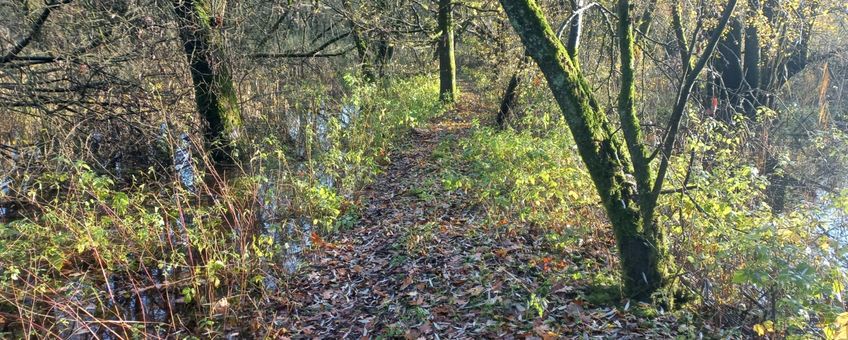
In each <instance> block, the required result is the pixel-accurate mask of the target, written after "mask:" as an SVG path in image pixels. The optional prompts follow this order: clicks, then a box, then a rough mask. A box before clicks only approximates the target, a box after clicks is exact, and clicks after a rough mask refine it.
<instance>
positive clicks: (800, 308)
mask: <svg viewBox="0 0 848 340" xmlns="http://www.w3.org/2000/svg"><path fill="white" fill-rule="evenodd" d="M693 119H694V118H693ZM521 125H523V126H533V128H532V129H530V128H527V129H520V130H515V129H506V130H504V131H498V130H496V129H493V128H490V127H486V126H479V125H478V126H475V127H474V129H473V131H472V133H471V134H470V136H468V137H467V138H465V139H462V140H459V141H458V143H459V145H460V146H461V147H460V149H462V150H463V151H462V153H461V154H451V153H450V152H449V151H448V150H450V148H451V145H449V144H448V143H443V145H441V146H440V148H439V149H438V150H437V152H436V158H437V161H439V162H441V165H442V168H443V169H444V170H443V173H442V179H443V185H444V186H445V188H446V189H449V190H468V191H470V192H471V193H473V197H475V198H476V200H477V203H478V204H479V205H481V206H483V207H484V208H485V210H486V211H487V214H488V216H489V219H490V221H489V224H490V225H493V226H496V227H498V228H500V229H499V231H500V232H511V231H510V228H521V227H522V226H516V224H517V223H514V222H513V221H520V222H521V223H518V224H521V225H523V226H524V227H532V228H533V229H534V230H538V229H541V234H539V235H537V237H545V238H546V240H547V241H548V245H549V247H550V248H552V249H554V250H556V249H571V250H575V249H576V250H580V249H581V248H582V251H584V252H589V253H593V252H597V251H598V250H599V249H594V250H593V249H586V248H585V247H586V246H587V245H586V244H585V243H584V242H583V241H584V240H589V239H593V238H598V237H601V238H603V239H604V240H605V241H603V244H605V245H606V246H607V247H608V249H606V250H600V251H602V252H603V251H606V252H609V251H612V252H615V250H614V242H613V241H612V235H611V233H609V226H608V223H607V222H606V221H605V217H603V213H602V211H599V209H600V208H599V206H600V205H599V202H598V200H599V199H598V196H597V193H596V192H595V190H594V186H593V185H592V182H591V179H590V178H589V176H588V174H587V172H586V170H585V168H584V166H583V163H582V161H581V160H580V157H579V155H578V153H577V151H576V149H575V148H574V143H573V141H572V140H571V136H570V133H569V132H568V130H567V128H566V127H565V126H564V124H563V123H561V122H558V121H555V120H552V119H551V118H550V117H549V116H548V115H547V114H545V115H529V116H527V117H525V121H524V122H522V123H521ZM521 125H520V126H521ZM693 125H694V126H698V129H697V130H696V131H694V132H693V134H692V135H693V136H694V137H691V138H690V140H688V141H687V142H686V143H685V148H686V150H685V151H686V152H685V153H683V154H684V155H693V156H692V157H694V155H702V156H700V157H699V158H696V159H694V160H693V159H692V158H690V157H677V158H676V159H675V161H674V164H673V169H674V171H672V173H671V174H670V175H669V183H671V184H670V185H671V186H675V187H685V188H687V189H686V190H674V191H673V192H670V193H668V194H665V195H663V196H662V198H661V200H660V206H659V207H658V211H659V212H660V214H659V215H660V216H659V221H660V223H661V225H662V226H663V227H664V228H666V229H667V230H668V231H669V236H670V240H668V242H669V244H670V245H671V249H672V252H673V255H674V256H675V260H676V262H677V263H678V268H679V269H680V270H679V272H678V273H676V274H675V275H674V278H675V279H676V280H678V281H679V282H681V283H682V285H683V286H684V287H687V289H688V290H689V294H690V295H691V296H692V297H694V300H692V302H691V303H689V304H688V305H686V306H685V307H684V308H683V309H682V310H679V311H677V313H682V314H681V317H684V318H687V319H688V318H690V316H691V315H695V316H696V318H697V319H698V320H700V321H699V323H701V324H702V325H703V327H705V328H703V329H704V330H705V331H707V332H709V333H715V334H716V335H723V336H727V335H736V336H739V335H745V336H751V335H760V336H765V335H769V336H780V337H804V336H808V335H817V336H821V337H827V338H837V337H838V336H841V335H844V334H846V333H845V332H846V331H847V329H846V321H848V314H846V313H845V304H844V302H843V299H842V293H843V292H844V290H845V287H844V284H845V282H846V269H845V268H846V267H845V266H844V263H845V262H844V261H845V260H844V259H845V254H846V246H845V245H844V242H840V241H839V240H838V239H837V238H835V237H834V236H833V235H830V234H828V230H832V229H833V228H834V227H835V226H834V225H829V224H828V223H832V221H833V219H834V217H835V216H836V215H839V214H844V213H845V211H844V209H843V210H840V209H836V207H839V205H838V203H837V204H835V205H824V206H821V207H818V208H814V207H811V206H809V205H801V206H798V207H797V208H796V209H794V210H791V211H787V212H785V213H781V214H773V213H772V211H771V209H770V208H769V206H768V205H767V204H766V203H765V202H766V199H765V191H766V188H767V185H768V181H767V179H766V178H765V176H763V175H761V174H759V173H758V172H757V167H756V164H754V163H753V161H752V162H748V163H746V162H740V160H739V158H738V156H737V155H738V154H740V153H741V152H742V151H743V150H742V148H744V147H745V145H743V144H742V140H743V138H742V137H741V136H742V135H743V133H742V132H740V131H736V130H735V129H738V128H734V127H733V126H729V125H726V124H722V123H720V122H716V121H714V120H708V121H704V122H697V121H696V122H694V124H693ZM845 197H846V196H845V195H844V194H841V195H839V194H837V195H834V196H833V198H832V201H833V202H845V200H846V198H845ZM828 207H830V208H828ZM824 212H826V213H824ZM828 226H829V227H828ZM596 247H597V246H596ZM566 256H567V255H566ZM610 267H611V268H615V264H612V265H611V266H607V268H610ZM578 270H582V271H587V270H589V267H583V268H582V269H578ZM607 270H609V269H607ZM564 274H565V273H564ZM570 275H571V276H572V277H573V278H575V279H579V278H582V277H590V278H597V277H604V278H605V279H604V280H603V282H594V283H590V285H591V286H597V287H604V288H603V294H602V295H604V297H603V298H601V299H598V298H597V296H599V295H601V294H600V293H601V292H600V291H597V292H594V291H592V289H591V288H589V290H590V292H588V294H589V296H590V297H592V299H593V300H597V301H596V302H601V301H607V303H616V300H618V301H620V302H623V301H622V300H623V297H622V296H621V295H617V299H616V298H614V297H611V296H610V295H611V294H610V288H613V289H612V290H613V291H614V290H615V288H614V287H615V286H617V283H616V282H610V279H612V280H613V281H617V280H618V275H616V274H615V273H608V274H604V273H602V272H598V273H581V272H576V273H570ZM840 334H841V335H840Z"/></svg>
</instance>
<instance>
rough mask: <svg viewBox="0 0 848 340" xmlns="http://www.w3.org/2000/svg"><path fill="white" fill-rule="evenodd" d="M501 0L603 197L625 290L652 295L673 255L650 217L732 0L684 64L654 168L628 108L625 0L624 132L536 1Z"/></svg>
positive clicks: (621, 32) (630, 69) (630, 83)
mask: <svg viewBox="0 0 848 340" xmlns="http://www.w3.org/2000/svg"><path fill="white" fill-rule="evenodd" d="M500 2H501V4H502V5H503V7H504V10H505V11H506V14H507V16H508V17H509V19H510V22H511V23H512V26H513V28H514V29H515V30H516V32H517V33H518V35H519V36H520V38H521V41H522V42H523V44H524V46H525V48H526V49H527V52H528V53H529V54H530V56H531V57H532V58H533V59H534V60H535V61H536V63H537V64H538V65H539V68H540V69H541V70H542V73H543V74H544V75H545V78H546V79H547V81H548V86H549V87H550V89H551V91H552V92H553V95H554V98H555V99H556V101H557V104H558V105H559V106H560V108H561V110H562V112H563V117H564V119H565V121H566V122H567V124H568V127H569V129H570V130H571V133H572V135H573V136H574V141H575V143H576V144H577V149H578V152H579V153H580V156H581V158H582V159H583V162H584V163H585V164H586V167H587V169H588V171H589V174H590V176H591V178H592V181H593V182H594V184H595V188H596V190H597V191H598V194H599V196H600V198H601V200H602V203H603V206H604V208H605V210H606V212H607V216H608V217H609V219H610V222H611V224H612V227H613V231H614V234H615V238H616V244H617V247H618V252H619V258H620V260H621V269H622V279H623V284H624V288H625V291H626V293H627V294H628V295H629V296H631V297H633V298H635V299H638V300H641V301H649V300H651V298H652V296H653V294H654V293H655V292H657V291H659V290H661V289H662V288H664V287H667V286H668V285H670V284H671V283H672V282H671V281H670V279H671V275H670V270H671V268H673V266H672V260H671V258H670V257H669V256H668V254H667V251H666V247H665V244H664V235H663V232H662V229H661V228H659V227H658V226H657V224H656V216H655V213H654V212H655V207H656V203H657V199H658V197H659V195H660V193H661V189H662V186H663V182H664V177H665V173H666V171H667V169H668V162H669V158H670V156H669V155H670V153H671V151H672V149H673V147H674V143H675V140H676V134H677V127H678V126H679V123H680V119H681V117H682V115H683V113H684V112H685V103H686V101H687V100H688V98H689V94H690V93H691V90H692V85H693V84H694V82H695V80H696V76H697V74H698V73H699V72H700V71H701V70H702V69H703V67H704V66H705V64H706V62H707V59H708V56H709V54H711V53H712V51H713V50H714V49H715V45H716V44H717V42H718V39H719V37H720V36H721V32H722V31H723V30H724V27H725V26H726V24H727V19H728V18H729V17H730V13H732V11H733V9H734V8H735V6H736V0H730V1H729V3H728V4H727V6H726V7H725V10H724V11H723V12H722V17H721V20H720V21H719V25H718V26H717V27H716V28H715V30H714V31H713V34H712V36H711V38H710V41H709V42H708V45H707V48H706V49H705V55H702V56H701V58H700V59H699V60H698V62H697V63H696V64H695V65H694V66H687V67H686V70H685V71H684V72H685V73H684V75H685V76H684V81H683V84H681V86H680V90H679V93H678V100H677V104H676V105H675V107H674V111H672V117H671V119H670V121H669V131H670V132H669V135H668V136H667V137H666V138H665V139H664V141H663V146H662V155H661V156H662V157H661V158H660V160H661V164H660V166H659V171H658V172H657V174H656V175H654V173H653V172H652V171H651V167H650V164H649V163H650V159H651V157H649V156H648V155H647V154H646V151H645V149H646V148H645V145H644V142H643V141H642V136H641V129H640V124H639V119H638V117H637V114H636V109H635V100H634V98H635V93H636V90H635V69H634V61H633V58H634V57H633V55H634V53H633V51H634V42H633V23H632V22H631V21H632V20H631V15H630V12H631V5H630V2H629V1H627V0H621V1H619V4H618V11H617V12H618V17H619V24H618V34H617V36H618V38H619V47H620V50H621V60H622V63H621V73H622V79H621V92H620V94H619V103H618V113H619V119H620V123H621V130H622V131H623V136H624V139H623V140H622V138H621V136H620V135H619V134H618V133H617V132H616V128H615V126H614V125H613V124H612V123H611V122H610V121H609V120H608V118H607V116H606V114H605V113H604V112H605V110H604V109H603V108H601V107H600V105H599V104H598V102H597V101H596V100H595V96H594V93H593V92H592V90H591V87H590V86H589V85H588V83H587V81H586V79H585V77H584V76H583V74H582V73H581V71H580V69H579V68H578V66H577V63H576V61H575V60H574V58H573V57H572V54H570V53H569V51H568V50H567V49H566V47H565V46H564V45H563V44H562V42H561V41H560V40H559V39H558V38H557V36H556V34H555V32H554V31H553V30H552V29H551V27H550V25H549V24H548V22H547V20H546V19H545V17H544V15H543V13H542V10H541V8H540V7H539V5H538V4H537V3H536V2H535V1H534V0H500ZM687 53H688V52H687ZM687 64H688V63H687ZM652 180H653V183H652ZM666 302H671V301H668V300H666Z"/></svg>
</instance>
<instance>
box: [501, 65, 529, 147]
mask: <svg viewBox="0 0 848 340" xmlns="http://www.w3.org/2000/svg"><path fill="white" fill-rule="evenodd" d="M528 58H529V56H527V55H526V54H525V55H524V57H522V58H521V61H519V62H518V67H517V68H516V69H515V72H514V73H513V74H512V77H511V78H510V79H509V83H508V84H507V86H506V91H505V92H504V96H503V99H501V107H500V109H499V110H498V115H497V117H496V122H497V123H498V129H500V130H503V129H505V128H506V125H507V123H508V122H509V120H510V119H511V117H512V116H513V114H514V110H515V100H516V97H518V85H519V84H520V83H521V72H523V71H524V65H526V64H527V61H528V60H527V59H528Z"/></svg>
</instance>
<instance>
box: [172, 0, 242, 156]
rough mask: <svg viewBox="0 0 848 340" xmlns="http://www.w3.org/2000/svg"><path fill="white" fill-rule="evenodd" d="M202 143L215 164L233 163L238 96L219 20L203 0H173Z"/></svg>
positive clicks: (236, 135)
mask: <svg viewBox="0 0 848 340" xmlns="http://www.w3.org/2000/svg"><path fill="white" fill-rule="evenodd" d="M172 4H173V7H174V12H175V13H176V15H177V19H178V22H179V27H180V38H181V40H182V42H183V48H184V49H185V53H186V57H187V59H188V64H189V71H190V73H191V80H192V83H193V86H194V97H195V102H196V105H197V111H198V113H199V114H200V118H201V119H202V121H203V125H204V141H205V143H206V146H207V148H208V149H209V150H210V152H211V156H212V160H213V161H214V162H215V164H216V165H228V164H234V163H235V162H236V157H237V146H236V143H237V141H238V138H239V134H240V130H241V127H242V120H241V111H240V109H239V106H238V97H237V95H236V91H235V87H234V86H233V81H232V78H231V76H230V70H229V68H228V65H227V63H226V62H225V61H224V58H223V56H222V54H223V53H222V50H221V46H220V45H221V37H220V35H219V34H218V33H217V32H219V31H220V29H221V27H220V26H221V25H222V24H223V19H222V17H221V16H216V15H212V14H211V13H213V11H212V9H211V7H210V6H209V3H208V2H207V1H204V0H173V1H172Z"/></svg>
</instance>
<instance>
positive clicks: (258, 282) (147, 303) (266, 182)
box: [0, 76, 441, 338]
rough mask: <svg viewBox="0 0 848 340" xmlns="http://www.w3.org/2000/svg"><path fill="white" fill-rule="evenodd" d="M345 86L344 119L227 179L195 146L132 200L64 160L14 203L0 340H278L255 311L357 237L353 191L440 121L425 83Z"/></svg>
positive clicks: (6, 225)
mask: <svg viewBox="0 0 848 340" xmlns="http://www.w3.org/2000/svg"><path fill="white" fill-rule="evenodd" d="M346 86H347V89H348V90H347V93H348V95H347V96H346V97H345V98H344V99H342V100H341V102H342V103H343V105H344V107H346V110H349V111H348V112H346V113H344V114H339V115H328V114H325V115H324V117H314V116H312V117H311V118H310V119H306V120H301V122H303V124H301V125H300V126H299V128H298V129H299V130H300V131H299V132H298V133H297V135H298V137H299V138H296V140H294V141H292V138H289V137H291V136H286V132H288V131H277V133H273V132H272V133H269V134H266V135H265V137H263V138H262V139H261V140H257V141H254V143H251V144H252V145H253V146H252V147H251V148H249V149H248V151H249V152H250V153H251V157H250V159H249V162H248V164H246V165H249V166H245V167H244V168H243V169H236V170H228V171H230V173H228V174H224V173H221V172H220V171H217V170H216V169H215V168H214V167H212V166H209V164H208V162H207V161H206V159H205V158H204V157H200V155H202V154H203V153H202V151H200V150H199V147H197V146H196V145H199V144H201V143H195V145H194V146H189V147H188V148H182V149H180V151H178V152H182V153H186V152H189V153H190V154H191V155H192V156H193V157H192V161H191V162H190V163H191V168H192V169H193V171H190V172H188V173H183V172H180V171H174V170H175V169H173V167H172V168H171V171H172V172H171V173H170V174H166V177H164V178H163V177H161V174H157V173H156V170H155V169H153V168H151V169H149V171H148V172H150V178H153V179H154V180H146V181H142V180H137V181H132V185H130V186H125V185H119V183H117V181H116V180H114V179H113V178H112V177H111V176H109V174H105V173H102V172H98V171H96V169H93V168H92V167H91V166H89V165H87V164H85V163H83V162H72V161H67V160H62V158H61V157H57V158H56V160H55V161H54V162H55V163H56V164H58V166H56V167H55V169H58V170H56V171H48V172H44V173H42V174H40V175H38V176H37V177H36V178H35V179H32V180H30V183H32V184H31V185H28V186H27V187H26V188H22V189H20V190H19V192H17V193H15V196H16V198H17V199H19V200H23V201H25V202H26V206H27V209H25V210H23V211H22V212H21V214H22V217H21V218H19V219H16V220H14V221H10V222H3V223H0V327H2V328H0V331H2V332H3V334H4V335H5V336H11V337H24V338H31V337H49V338H58V337H61V338H67V337H71V336H73V335H75V334H83V333H90V334H97V335H98V336H102V337H111V338H115V337H117V338H143V337H181V338H182V337H215V336H228V335H235V334H241V336H248V334H250V335H251V336H259V337H262V336H268V337H274V336H275V334H278V332H279V330H277V329H276V328H275V327H276V326H275V323H274V322H273V315H272V314H269V313H271V312H272V311H271V310H265V309H263V308H262V307H261V306H263V305H267V304H268V303H269V302H270V301H272V299H273V298H272V297H273V295H274V293H276V292H278V291H279V289H280V287H281V286H283V285H285V284H286V281H287V279H286V278H287V275H290V273H291V272H292V270H297V263H296V262H294V263H293V265H290V264H292V261H297V257H298V256H299V254H300V253H301V252H303V251H304V249H303V248H304V247H309V246H310V245H315V246H320V244H321V242H322V241H321V239H322V235H323V234H324V233H326V232H331V231H333V230H335V229H338V228H345V227H351V226H352V225H353V224H355V223H356V219H357V218H358V204H359V202H358V201H357V198H356V197H355V195H354V192H355V191H356V189H357V188H359V187H361V186H362V185H364V184H366V183H367V182H368V181H370V180H371V179H373V177H374V176H375V175H376V174H377V173H378V171H379V167H380V165H381V164H385V163H387V162H390V159H391V151H392V146H393V145H394V144H395V143H396V142H397V141H398V140H399V139H400V138H402V137H403V136H404V134H405V133H407V132H408V131H409V129H410V128H412V127H415V126H417V125H419V124H422V123H423V122H425V121H427V120H428V119H430V118H431V117H434V116H435V115H437V114H439V112H440V111H441V107H440V105H439V104H438V101H436V100H433V98H438V83H437V80H436V79H435V78H433V77H430V76H417V77H411V78H408V79H397V80H391V81H387V82H386V83H385V84H382V85H381V86H377V85H375V84H369V83H364V82H361V81H360V80H358V79H357V78H356V77H352V76H351V77H347V78H346ZM301 117H303V115H302V116H301ZM317 119H323V120H324V121H323V122H322V123H321V124H317V123H315V122H317ZM269 123H272V122H267V121H266V122H259V124H269ZM170 145H171V146H169V147H166V149H168V150H171V151H172V152H173V150H175V149H179V148H180V147H179V142H171V143H170ZM189 150H190V151H189ZM306 150H308V152H303V151H306ZM142 170H143V169H142ZM176 170H179V169H176ZM232 172H235V173H236V175H235V176H234V175H233V173H232ZM185 176H188V180H187V179H186V177H185Z"/></svg>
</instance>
